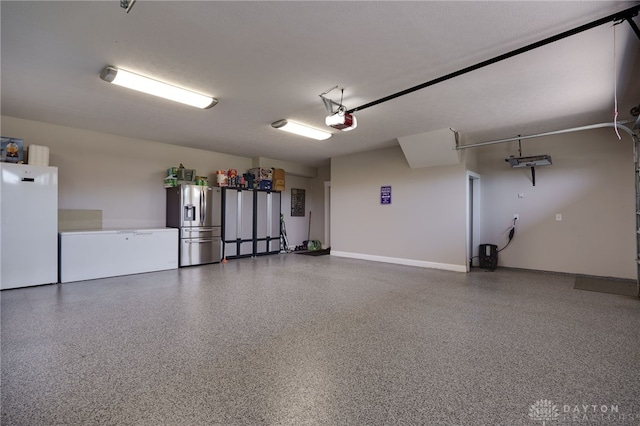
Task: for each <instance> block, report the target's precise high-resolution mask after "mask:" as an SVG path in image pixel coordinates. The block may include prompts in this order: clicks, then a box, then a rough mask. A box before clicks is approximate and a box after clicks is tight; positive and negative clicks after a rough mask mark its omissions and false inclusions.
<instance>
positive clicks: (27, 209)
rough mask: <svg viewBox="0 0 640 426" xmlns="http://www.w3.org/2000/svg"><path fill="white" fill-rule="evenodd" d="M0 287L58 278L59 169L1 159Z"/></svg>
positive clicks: (25, 285) (40, 282)
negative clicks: (3, 161) (13, 162)
mask: <svg viewBox="0 0 640 426" xmlns="http://www.w3.org/2000/svg"><path fill="white" fill-rule="evenodd" d="M0 225H1V226H0V259H1V261H0V289H2V290H5V289H10V288H18V287H27V286H33V285H40V284H50V283H56V282H58V169H57V168H56V167H45V166H29V165H23V164H10V163H0Z"/></svg>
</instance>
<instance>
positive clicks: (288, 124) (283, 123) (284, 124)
mask: <svg viewBox="0 0 640 426" xmlns="http://www.w3.org/2000/svg"><path fill="white" fill-rule="evenodd" d="M271 127H273V128H274V129H279V130H284V131H285V132H289V133H293V134H296V135H300V136H306V137H308V138H312V139H317V140H319V141H323V140H325V139H329V138H330V137H331V133H329V132H325V131H323V130H318V129H314V128H313V127H309V126H305V125H304V124H300V123H296V122H294V121H291V120H278V121H276V122H274V123H271Z"/></svg>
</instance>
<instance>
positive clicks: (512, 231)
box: [498, 217, 518, 253]
mask: <svg viewBox="0 0 640 426" xmlns="http://www.w3.org/2000/svg"><path fill="white" fill-rule="evenodd" d="M517 220H518V218H517V217H514V218H513V225H512V226H511V229H510V230H509V241H507V245H506V246H504V247H502V248H501V249H500V250H498V253H500V252H501V251H502V250H504V249H506V248H507V247H509V244H511V240H513V236H514V235H515V234H516V221H517Z"/></svg>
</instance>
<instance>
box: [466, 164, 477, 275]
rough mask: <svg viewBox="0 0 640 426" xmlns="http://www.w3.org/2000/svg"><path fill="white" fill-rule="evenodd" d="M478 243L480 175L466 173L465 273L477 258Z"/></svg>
mask: <svg viewBox="0 0 640 426" xmlns="http://www.w3.org/2000/svg"><path fill="white" fill-rule="evenodd" d="M479 241H480V175H479V174H477V173H473V172H470V171H467V261H466V264H467V272H469V271H471V267H472V265H473V263H472V261H473V259H474V258H476V257H477V256H478V242H479Z"/></svg>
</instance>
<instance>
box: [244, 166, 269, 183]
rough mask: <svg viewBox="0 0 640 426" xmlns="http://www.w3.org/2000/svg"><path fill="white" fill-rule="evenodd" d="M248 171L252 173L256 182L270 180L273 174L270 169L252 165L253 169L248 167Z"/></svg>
mask: <svg viewBox="0 0 640 426" xmlns="http://www.w3.org/2000/svg"><path fill="white" fill-rule="evenodd" d="M249 173H251V174H252V175H253V179H254V180H255V181H256V182H260V181H261V180H271V179H272V175H273V173H272V171H271V169H265V168H264V167H254V168H253V169H249Z"/></svg>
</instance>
